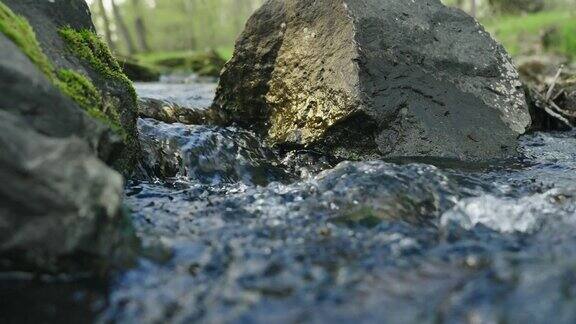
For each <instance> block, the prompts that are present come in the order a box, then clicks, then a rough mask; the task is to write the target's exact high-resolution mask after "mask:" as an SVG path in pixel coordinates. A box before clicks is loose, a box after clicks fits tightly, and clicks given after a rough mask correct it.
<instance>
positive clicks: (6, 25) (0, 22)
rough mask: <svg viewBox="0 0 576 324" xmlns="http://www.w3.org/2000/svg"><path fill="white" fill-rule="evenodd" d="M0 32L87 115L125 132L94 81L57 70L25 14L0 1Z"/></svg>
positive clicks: (76, 74) (65, 70)
mask: <svg viewBox="0 0 576 324" xmlns="http://www.w3.org/2000/svg"><path fill="white" fill-rule="evenodd" d="M0 32H2V33H3V34H4V35H6V37H8V38H9V39H10V40H11V41H12V42H14V44H16V45H17V46H18V47H19V48H20V50H21V51H22V52H23V53H24V54H25V55H26V56H28V58H29V59H30V60H31V61H32V63H34V64H35V65H36V66H37V67H38V68H39V69H40V70H41V71H42V72H43V73H44V74H45V75H46V77H47V78H48V79H49V80H50V81H51V82H52V83H53V84H54V85H55V86H56V87H57V88H58V89H60V91H62V93H64V94H65V95H67V96H68V97H70V98H71V99H72V100H74V101H75V102H76V103H77V104H78V105H79V106H80V107H81V108H82V109H84V110H85V111H86V112H87V113H88V115H90V116H91V117H93V118H95V119H97V120H99V121H100V122H102V123H104V124H105V125H108V126H109V127H110V128H111V129H112V130H113V131H115V132H116V133H118V134H120V135H123V134H124V131H123V129H122V127H121V124H120V122H119V117H118V114H117V113H116V112H115V111H113V110H110V111H109V112H108V113H106V109H105V105H104V100H103V98H102V95H101V94H100V92H99V91H98V89H97V88H96V87H95V86H94V84H93V83H92V82H91V81H90V80H89V79H88V78H87V77H85V76H83V75H81V74H80V73H78V72H75V71H72V70H68V69H62V70H56V68H55V67H54V65H53V64H52V62H50V60H49V59H48V57H47V56H46V55H45V54H44V52H43V50H42V47H41V46H40V43H39V42H38V40H37V38H36V33H35V32H34V29H33V28H32V26H30V24H29V23H28V21H27V20H26V18H24V17H22V16H19V15H17V14H15V13H14V12H13V11H12V10H11V9H10V8H8V6H6V5H5V4H3V3H2V2H0Z"/></svg>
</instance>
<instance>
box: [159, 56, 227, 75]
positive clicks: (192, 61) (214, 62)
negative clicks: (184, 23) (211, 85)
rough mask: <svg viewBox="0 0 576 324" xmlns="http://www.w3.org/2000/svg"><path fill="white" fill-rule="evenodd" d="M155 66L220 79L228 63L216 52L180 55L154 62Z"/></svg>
mask: <svg viewBox="0 0 576 324" xmlns="http://www.w3.org/2000/svg"><path fill="white" fill-rule="evenodd" d="M153 64H154V65H157V66H158V67H161V68H164V69H166V70H185V71H192V72H195V73H197V74H198V75H200V76H213V77H218V76H219V75H220V71H221V70H222V68H223V67H224V64H226V61H225V60H224V59H223V58H222V57H221V56H220V54H218V53H217V52H216V51H214V50H211V51H206V52H195V53H187V54H178V55H174V56H172V57H163V58H160V59H158V60H155V61H153Z"/></svg>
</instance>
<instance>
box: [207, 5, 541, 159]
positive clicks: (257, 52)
mask: <svg viewBox="0 0 576 324" xmlns="http://www.w3.org/2000/svg"><path fill="white" fill-rule="evenodd" d="M214 107H215V109H216V110H218V111H220V112H221V114H222V115H223V118H224V119H228V122H230V123H236V124H238V125H240V126H243V127H247V128H250V129H252V130H254V131H256V132H257V133H258V134H260V135H263V136H264V137H265V138H267V139H268V141H269V142H271V143H273V144H277V145H281V146H282V145H283V146H289V147H292V146H299V147H302V146H304V147H307V148H313V149H317V150H320V151H322V152H325V153H330V154H334V155H337V156H341V157H345V158H355V159H356V158H366V157H370V156H376V155H383V156H392V157H397V156H434V157H449V158H455V159H460V160H485V159H493V158H501V157H510V156H514V155H515V154H516V138H517V136H518V135H520V134H523V133H524V131H525V130H526V128H527V127H528V126H529V125H530V116H529V114H528V110H527V106H526V102H525V98H524V93H523V90H522V89H521V85H520V82H519V80H518V73H517V72H516V70H515V68H514V66H513V65H512V63H511V59H510V58H509V57H508V55H507V54H506V52H505V50H504V49H503V48H502V46H500V45H499V44H497V43H496V41H494V40H493V39H492V38H491V37H490V35H489V34H488V33H487V32H485V31H484V29H483V28H482V27H481V26H480V25H479V24H478V23H477V22H476V21H475V20H474V19H473V18H471V17H469V16H467V15H466V14H465V13H463V12H462V11H459V10H455V9H451V8H446V7H444V6H443V5H442V4H441V3H440V1H439V0H425V1H404V0H386V1H382V0H353V1H343V0H322V1H313V2H310V1H304V0H289V1H280V0H273V1H268V2H266V3H265V4H264V5H263V7H262V8H261V9H260V10H258V11H257V12H256V13H255V14H254V15H253V17H252V18H251V19H250V20H249V22H248V24H247V26H246V29H245V31H244V33H243V34H242V36H241V37H240V39H239V40H238V42H237V44H236V49H235V53H234V57H233V58H232V60H231V61H230V62H229V63H228V64H227V65H226V68H225V69H224V71H223V74H222V77H221V81H220V85H219V88H218V91H217V95H216V101H215V105H214Z"/></svg>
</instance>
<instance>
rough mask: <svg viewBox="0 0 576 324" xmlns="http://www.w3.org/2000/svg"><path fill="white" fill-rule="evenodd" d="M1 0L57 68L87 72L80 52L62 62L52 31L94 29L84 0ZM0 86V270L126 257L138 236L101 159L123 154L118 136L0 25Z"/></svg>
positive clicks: (78, 265) (89, 266)
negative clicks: (21, 15) (24, 18)
mask: <svg viewBox="0 0 576 324" xmlns="http://www.w3.org/2000/svg"><path fill="white" fill-rule="evenodd" d="M4 2H5V3H6V4H7V5H9V6H10V7H12V9H14V10H15V11H16V10H17V9H18V10H22V11H23V12H24V11H25V12H26V15H28V16H29V17H31V19H29V20H30V21H31V24H33V23H32V21H34V22H35V23H34V29H35V30H39V31H40V32H39V33H38V38H39V40H40V42H41V43H42V45H43V50H45V52H46V54H47V56H50V60H51V61H52V62H51V63H53V64H54V66H55V67H56V66H57V67H58V68H67V69H73V70H75V71H81V72H82V74H85V75H89V73H91V72H89V71H88V70H86V68H85V67H84V65H82V64H81V63H79V62H78V61H66V62H67V63H63V60H65V58H66V57H67V55H68V54H66V53H67V52H65V50H64V47H63V46H61V45H62V44H60V42H61V40H60V39H59V38H53V39H52V41H51V42H50V38H49V37H51V36H49V35H50V33H56V32H57V31H56V28H57V26H64V25H70V26H72V27H75V28H91V26H92V25H91V21H90V17H89V15H88V13H87V12H86V9H87V7H86V4H85V3H84V2H83V1H53V2H50V1H3V3H4ZM28 9H30V10H28ZM79 13H80V14H79ZM42 37H45V38H42ZM46 44H50V45H49V46H48V45H46ZM44 45H46V46H44ZM52 58H53V60H52ZM95 84H96V83H95ZM107 86H111V84H105V83H99V84H97V87H99V90H100V91H102V92H106V91H108V90H107V89H108V88H106V87H107ZM0 89H1V91H0V92H1V95H0V183H1V184H2V185H1V186H0V271H6V270H8V271H12V270H23V271H33V272H41V273H59V272H68V273H76V272H78V271H81V272H90V273H93V274H96V273H103V272H106V271H108V270H110V269H111V268H112V267H114V266H121V265H123V264H124V263H125V262H127V263H129V262H131V260H132V259H133V252H134V251H136V249H137V247H138V244H137V240H136V239H135V236H134V233H133V231H132V230H131V225H130V224H129V223H127V222H126V217H125V214H124V213H123V212H122V195H123V190H122V189H123V180H122V176H121V175H120V174H118V173H117V172H116V171H114V170H112V169H111V168H109V167H107V166H106V164H105V163H104V162H106V163H109V164H115V163H117V162H118V161H120V160H122V159H123V158H122V157H121V156H122V155H123V154H124V152H126V145H125V143H124V141H123V140H122V138H121V137H120V136H119V135H118V134H116V133H114V132H113V131H112V130H111V129H110V128H108V127H107V126H106V125H104V124H103V123H101V122H99V121H96V120H95V119H94V118H91V117H90V116H89V115H88V114H87V113H86V112H85V111H84V110H83V109H82V108H81V107H79V106H78V104H77V103H76V102H75V101H73V100H72V98H70V97H69V96H67V95H65V94H63V93H62V91H61V90H59V89H58V88H57V87H56V86H55V84H54V82H53V80H50V79H49V77H48V76H47V75H46V74H45V73H43V72H42V70H41V68H40V67H39V66H37V65H36V64H34V63H33V62H32V61H31V60H30V59H29V57H28V56H27V55H26V54H25V53H24V52H23V51H22V50H21V49H20V48H19V47H18V46H17V45H16V43H15V42H13V40H11V39H9V38H8V37H7V36H6V35H5V34H3V33H2V32H0ZM110 89H111V88H110ZM117 91H119V92H118V93H125V92H123V91H124V89H117ZM125 117H126V118H127V119H129V116H128V115H126V116H125ZM134 122H135V118H134ZM128 124H129V123H128V122H127V123H125V125H128ZM135 157H137V156H134V158H135Z"/></svg>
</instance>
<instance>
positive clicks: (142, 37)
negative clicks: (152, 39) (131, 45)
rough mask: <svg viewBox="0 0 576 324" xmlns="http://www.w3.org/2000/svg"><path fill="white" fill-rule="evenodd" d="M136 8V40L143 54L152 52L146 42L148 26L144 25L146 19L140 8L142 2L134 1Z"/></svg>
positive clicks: (133, 4)
mask: <svg viewBox="0 0 576 324" xmlns="http://www.w3.org/2000/svg"><path fill="white" fill-rule="evenodd" d="M132 6H133V7H134V15H135V18H134V28H135V29H136V39H137V40H138V46H139V47H140V50H142V51H143V52H146V53H147V52H150V47H149V46H148V42H147V41H146V26H145V25H144V18H143V17H142V7H140V0H132Z"/></svg>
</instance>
